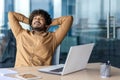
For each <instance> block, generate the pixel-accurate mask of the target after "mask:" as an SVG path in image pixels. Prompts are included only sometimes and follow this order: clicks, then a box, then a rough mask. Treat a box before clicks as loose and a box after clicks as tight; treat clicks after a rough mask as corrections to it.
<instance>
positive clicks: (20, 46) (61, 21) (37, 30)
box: [8, 9, 73, 67]
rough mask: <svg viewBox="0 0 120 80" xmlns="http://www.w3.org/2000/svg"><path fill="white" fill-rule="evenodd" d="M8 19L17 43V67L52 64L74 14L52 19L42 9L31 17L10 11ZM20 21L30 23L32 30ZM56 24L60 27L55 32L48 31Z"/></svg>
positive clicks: (34, 12) (35, 11)
mask: <svg viewBox="0 0 120 80" xmlns="http://www.w3.org/2000/svg"><path fill="white" fill-rule="evenodd" d="M8 19H9V24H10V27H11V30H12V32H13V34H14V36H15V38H16V44H17V45H16V46H17V53H16V61H15V67H23V66H41V65H50V64H51V60H52V56H53V53H54V51H55V49H56V48H57V46H58V45H59V44H60V43H61V42H62V40H63V39H64V37H65V36H66V34H67V32H68V30H69V29H70V27H71V25H72V22H73V17H72V16H62V17H59V18H56V19H53V20H52V19H51V17H50V15H49V14H48V13H47V12H46V11H44V10H42V9H39V10H34V11H33V12H32V13H31V14H30V16H29V18H27V17H25V16H24V15H23V14H20V13H16V12H9V13H8ZM19 22H23V23H26V24H29V25H30V26H31V28H32V30H26V29H23V28H22V26H21V25H20V23H19ZM55 25H59V28H58V29H57V30H56V31H55V32H48V28H49V27H50V26H55Z"/></svg>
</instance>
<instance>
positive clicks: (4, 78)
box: [0, 76, 19, 80]
mask: <svg viewBox="0 0 120 80" xmlns="http://www.w3.org/2000/svg"><path fill="white" fill-rule="evenodd" d="M0 80H19V79H17V78H12V77H7V76H0Z"/></svg>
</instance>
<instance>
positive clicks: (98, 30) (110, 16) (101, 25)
mask: <svg viewBox="0 0 120 80" xmlns="http://www.w3.org/2000/svg"><path fill="white" fill-rule="evenodd" d="M119 4H120V0H0V67H1V68H2V67H13V66H14V63H15V56H16V43H15V42H16V41H15V38H14V36H13V34H12V32H11V30H10V27H9V22H8V12H9V11H16V12H20V13H22V14H24V15H25V16H27V17H29V15H30V13H31V12H32V11H33V10H34V9H44V10H46V11H48V12H49V13H50V15H51V17H52V18H56V17H60V16H65V15H72V16H73V17H74V22H73V25H72V28H71V29H70V31H69V32H68V34H67V36H66V37H65V39H64V40H63V42H62V43H61V46H60V63H64V62H65V59H66V56H67V53H68V51H69V48H70V47H71V46H74V45H82V44H87V43H95V47H94V49H93V51H92V54H91V56H90V59H89V63H93V62H106V61H107V60H110V61H111V65H112V66H115V67H119V68H120V5H119ZM21 25H22V26H23V28H25V29H29V26H28V25H25V24H23V23H21ZM57 27H58V26H54V27H51V28H50V31H54V30H56V29H57Z"/></svg>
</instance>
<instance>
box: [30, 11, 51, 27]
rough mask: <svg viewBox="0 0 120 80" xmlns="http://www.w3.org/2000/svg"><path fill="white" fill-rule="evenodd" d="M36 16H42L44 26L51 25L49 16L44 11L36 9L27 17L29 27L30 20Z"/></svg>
mask: <svg viewBox="0 0 120 80" xmlns="http://www.w3.org/2000/svg"><path fill="white" fill-rule="evenodd" d="M36 15H42V16H43V17H44V18H45V21H46V25H50V24H51V22H52V19H51V17H50V15H49V14H48V12H47V11H45V10H42V9H38V10H34V11H33V12H32V13H31V14H30V16H29V24H30V26H31V25H32V20H33V18H34V16H36Z"/></svg>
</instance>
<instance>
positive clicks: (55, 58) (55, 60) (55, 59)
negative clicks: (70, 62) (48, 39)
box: [52, 45, 60, 65]
mask: <svg viewBox="0 0 120 80" xmlns="http://www.w3.org/2000/svg"><path fill="white" fill-rule="evenodd" d="M59 61H60V45H59V46H58V47H57V48H56V50H55V53H54V55H53V58H52V65H57V64H59Z"/></svg>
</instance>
